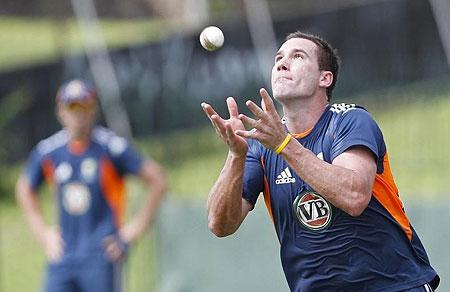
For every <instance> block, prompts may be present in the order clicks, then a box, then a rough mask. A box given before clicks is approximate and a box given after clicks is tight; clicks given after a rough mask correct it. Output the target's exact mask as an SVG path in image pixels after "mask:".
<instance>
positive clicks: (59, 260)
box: [16, 80, 167, 292]
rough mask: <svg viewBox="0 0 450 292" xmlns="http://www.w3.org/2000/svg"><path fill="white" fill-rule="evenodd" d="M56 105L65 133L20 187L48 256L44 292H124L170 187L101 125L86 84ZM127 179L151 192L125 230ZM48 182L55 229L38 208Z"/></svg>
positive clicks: (36, 158)
mask: <svg viewBox="0 0 450 292" xmlns="http://www.w3.org/2000/svg"><path fill="white" fill-rule="evenodd" d="M56 103H57V116H58V119H59V121H60V122H61V124H62V125H63V127H64V128H63V129H62V130H61V131H59V132H57V133H56V134H54V135H52V136H50V137H49V138H47V139H44V140H42V141H41V142H40V143H39V144H37V146H36V147H35V148H34V149H33V151H32V153H31V155H30V158H29V160H28V163H27V166H26V169H25V171H24V173H23V174H22V175H21V177H20V178H19V180H18V182H17V187H16V196H17V200H18V202H19V205H20V206H21V208H22V210H23V213H24V215H25V218H26V220H27V223H28V224H29V226H30V228H31V230H32V232H33V234H34V235H35V237H36V238H37V240H38V241H39V243H40V244H41V246H42V248H43V249H44V251H45V253H46V256H47V258H48V270H47V277H46V281H45V285H44V286H45V287H44V291H47V292H48V291H55V292H56V291H58V292H71V291H92V292H94V291H95V292H111V291H120V286H121V284H120V263H121V260H122V259H124V257H125V256H126V251H127V249H128V246H129V244H131V243H132V242H133V241H134V240H136V239H137V238H138V237H139V236H140V235H142V234H143V233H144V232H145V230H146V229H147V227H148V226H149V224H150V223H151V222H152V220H153V219H154V217H155V215H156V212H157V209H158V207H159V205H160V202H161V199H162V198H163V195H164V193H165V190H166V188H167V185H166V178H165V174H164V172H163V170H162V168H161V167H160V166H159V165H158V164H157V163H156V162H155V161H152V160H150V159H144V158H142V157H141V156H140V155H139V154H138V153H137V152H136V151H135V150H134V149H133V147H132V146H131V145H130V143H129V142H128V141H127V140H125V139H124V138H122V137H119V136H117V135H116V134H114V133H113V132H112V131H110V130H108V129H106V128H103V127H99V126H95V121H96V115H97V113H96V112H97V111H96V109H97V98H96V94H95V92H94V90H93V88H92V87H91V86H90V85H89V84H88V83H87V82H84V81H82V80H72V81H70V82H67V83H65V84H63V85H62V86H61V88H60V89H59V91H58V93H57V96H56ZM128 174H131V175H136V176H138V177H140V178H141V179H142V181H143V182H145V184H146V186H147V187H148V194H147V196H146V198H145V201H144V202H143V203H142V204H141V206H142V207H141V209H140V210H139V211H138V213H137V214H135V216H134V217H132V218H131V220H130V221H129V222H126V223H125V224H124V211H125V199H126V198H125V192H124V191H125V188H124V187H125V185H124V177H125V176H126V175H128ZM44 181H47V182H48V183H49V184H51V185H52V187H53V188H54V191H55V194H56V196H55V203H56V204H57V207H58V215H59V216H58V217H59V224H58V225H57V227H52V226H49V225H47V224H46V223H45V221H44V219H43V216H42V213H41V210H40V208H39V198H38V193H39V186H40V185H41V184H42V183H43V182H44Z"/></svg>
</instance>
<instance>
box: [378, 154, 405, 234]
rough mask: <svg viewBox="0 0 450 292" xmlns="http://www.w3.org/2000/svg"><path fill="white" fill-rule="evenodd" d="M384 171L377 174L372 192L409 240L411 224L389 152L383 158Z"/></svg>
mask: <svg viewBox="0 0 450 292" xmlns="http://www.w3.org/2000/svg"><path fill="white" fill-rule="evenodd" d="M383 167H384V171H383V173H382V174H377V175H376V176H375V182H374V184H373V189H372V192H373V194H374V196H375V198H376V199H377V200H378V201H379V202H380V203H381V205H383V207H384V208H385V209H386V210H387V211H388V212H389V213H390V214H391V215H392V217H394V219H395V221H397V223H398V224H399V225H400V226H401V228H402V229H403V231H404V232H405V233H406V236H407V237H408V239H409V240H411V239H412V230H411V225H410V222H409V220H408V217H406V214H405V211H404V208H403V202H402V201H401V200H400V197H399V195H398V189H397V186H396V184H395V181H394V177H393V176H392V173H391V168H390V166H389V159H388V154H387V153H386V155H385V156H384V160H383Z"/></svg>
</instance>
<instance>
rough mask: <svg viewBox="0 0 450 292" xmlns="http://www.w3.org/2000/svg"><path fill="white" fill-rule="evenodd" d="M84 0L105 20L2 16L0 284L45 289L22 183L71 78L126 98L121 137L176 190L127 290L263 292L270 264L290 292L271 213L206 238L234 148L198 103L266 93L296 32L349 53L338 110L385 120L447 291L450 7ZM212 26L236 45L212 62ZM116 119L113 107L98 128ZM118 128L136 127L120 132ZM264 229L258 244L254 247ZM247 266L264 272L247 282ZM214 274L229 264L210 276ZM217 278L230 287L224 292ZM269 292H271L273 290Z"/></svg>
mask: <svg viewBox="0 0 450 292" xmlns="http://www.w3.org/2000/svg"><path fill="white" fill-rule="evenodd" d="M79 3H84V4H85V5H86V7H87V6H89V5H88V4H89V3H93V4H95V8H96V10H95V12H96V14H97V15H98V17H99V18H98V19H97V18H89V17H92V15H91V14H89V13H86V14H84V15H83V13H81V12H78V13H75V11H76V9H75V6H74V5H73V3H72V2H70V1H58V2H56V1H52V0H39V1H35V3H34V4H33V5H29V3H28V1H24V0H23V1H19V0H17V1H10V0H7V1H6V2H5V3H4V5H3V4H2V8H0V134H1V137H2V139H0V145H1V147H0V161H1V163H0V291H6V292H10V291H11V292H15V291H39V288H40V287H41V283H42V282H41V281H42V275H43V269H44V267H45V259H44V255H43V253H42V251H41V250H40V248H39V246H38V244H37V242H36V241H35V240H34V239H33V238H32V236H31V234H30V232H28V229H27V227H26V226H25V223H24V220H23V218H22V216H21V214H20V211H19V210H18V208H17V205H16V203H15V201H14V184H15V181H16V179H17V176H18V174H19V173H20V171H21V170H22V167H23V165H24V163H25V160H26V158H27V155H28V152H29V151H30V149H31V147H32V146H33V145H34V144H35V143H36V142H37V141H38V140H40V139H42V138H45V137H47V136H49V135H50V134H51V133H52V132H53V131H55V130H57V129H58V127H59V126H58V124H57V122H56V119H55V117H54V114H53V112H54V110H53V98H54V95H55V91H56V88H57V87H58V86H59V84H60V83H61V82H62V81H64V80H67V79H70V78H74V77H85V78H88V79H93V80H94V82H95V83H96V85H97V86H98V87H100V88H116V91H107V90H103V91H102V92H103V95H105V92H106V93H108V92H109V93H110V94H112V95H116V96H118V97H119V102H117V103H116V105H115V106H118V107H120V108H122V109H124V110H125V112H126V113H127V116H126V117H125V119H124V120H121V121H122V122H123V123H124V124H128V125H129V128H128V131H127V130H125V131H124V132H122V133H121V134H124V135H126V136H129V137H133V138H134V141H135V143H136V145H137V147H138V149H140V150H141V151H142V152H143V153H145V154H147V155H149V156H151V157H153V158H154V159H156V160H158V161H159V162H161V164H163V165H164V166H165V167H166V169H167V173H168V176H169V180H170V184H171V189H170V194H169V198H168V200H167V201H166V202H165V204H164V207H163V209H162V211H161V216H160V218H159V220H158V222H156V223H155V226H154V228H152V229H151V230H150V232H149V233H148V234H147V235H146V236H145V237H144V238H142V239H141V240H140V241H139V242H138V243H137V244H136V245H135V246H134V247H133V248H132V250H131V254H130V258H129V261H128V264H127V268H126V272H125V274H126V283H125V286H126V288H127V289H126V291H134V292H139V291H196V292H198V291H222V290H220V289H225V290H224V291H256V290H252V289H251V288H246V287H252V286H251V284H252V281H256V280H252V279H259V280H258V281H262V282H261V283H263V284H262V285H263V286H262V287H264V280H260V279H261V277H260V278H253V277H252V275H253V274H255V275H257V276H258V275H259V276H261V274H259V273H261V270H265V271H274V272H273V274H271V275H272V277H273V278H272V279H270V278H271V277H270V276H267V275H266V276H262V279H268V281H269V280H271V281H272V282H271V283H272V284H270V285H275V284H276V285H278V284H279V285H280V286H278V287H279V288H278V290H279V291H282V290H286V289H287V288H286V286H285V283H284V280H283V275H282V270H281V265H280V262H279V258H278V250H277V240H276V235H275V233H274V232H273V227H272V226H271V225H270V224H271V223H270V221H269V220H266V219H262V218H266V217H267V216H266V214H265V211H263V210H262V206H259V207H258V208H257V210H256V211H255V215H253V214H252V215H253V218H255V219H249V220H248V221H249V222H248V223H246V224H245V225H244V226H243V228H242V229H243V230H240V231H239V233H238V234H237V235H236V236H235V238H232V239H225V240H217V239H215V238H213V237H212V236H210V234H209V233H208V231H207V226H206V224H207V223H206V211H205V208H204V206H205V204H206V196H207V193H208V191H209V188H210V187H211V185H212V184H213V182H214V181H215V179H216V177H217V175H218V174H219V172H220V169H221V167H222V165H223V162H224V159H225V153H226V148H225V147H224V146H223V145H222V144H221V142H220V141H219V139H218V138H216V136H215V133H214V131H213V129H212V128H211V127H210V126H209V125H208V121H207V119H206V118H205V117H204V116H203V113H202V112H201V110H200V106H199V104H200V102H201V101H203V100H206V101H209V102H211V103H214V105H217V107H218V108H219V111H220V112H221V113H225V112H226V111H225V109H224V99H225V98H226V97H227V96H229V95H234V96H236V97H237V98H238V99H239V100H238V101H239V104H240V105H241V106H243V102H244V101H245V100H246V99H248V98H250V99H255V100H257V99H258V97H257V89H258V88H260V87H262V86H267V75H268V73H269V72H270V68H269V70H267V68H268V67H267V66H270V64H271V62H272V59H273V54H274V51H270V49H271V48H275V49H276V48H277V46H278V44H279V43H280V42H281V40H282V39H283V37H284V36H285V35H286V33H288V32H291V31H295V30H296V29H301V30H307V31H310V32H314V33H319V34H321V35H323V36H324V37H325V38H326V39H328V40H330V42H331V43H332V44H334V45H335V46H336V47H337V49H338V50H339V52H340V54H341V56H342V59H343V67H342V71H341V73H340V76H339V82H338V84H337V88H336V93H335V96H336V97H335V98H334V99H335V100H334V101H335V102H348V103H358V104H361V105H363V106H365V107H366V108H367V109H368V110H369V111H370V112H371V113H372V114H373V116H374V117H375V119H376V120H377V121H378V122H379V125H380V127H381V129H382V131H383V133H384V136H385V140H386V143H387V147H388V152H389V156H390V160H391V167H392V171H393V174H394V177H395V180H396V182H397V184H398V186H399V189H400V196H401V198H402V199H403V201H404V202H405V205H406V207H407V212H408V207H411V213H409V212H408V214H410V216H411V221H412V224H413V226H415V227H416V229H417V230H418V233H419V236H421V239H422V241H423V242H424V244H425V247H426V248H427V250H428V252H429V255H430V257H431V261H432V263H434V265H435V267H436V269H437V270H438V272H439V273H440V274H441V278H443V280H442V286H441V289H440V290H441V291H447V290H450V285H449V284H448V283H447V281H446V278H448V276H450V265H449V262H450V261H449V260H448V259H450V251H449V250H448V248H447V246H446V244H445V242H446V240H444V239H446V238H448V237H449V231H448V230H446V228H445V227H444V228H441V226H446V225H448V224H449V223H450V217H449V215H448V212H445V208H448V206H449V202H450V199H449V196H450V193H449V181H450V152H449V151H448V147H447V145H448V143H449V142H450V129H449V127H450V71H449V66H448V64H450V61H449V60H448V57H450V52H449V50H450V44H449V40H450V36H449V35H448V34H449V30H450V28H449V23H450V19H449V15H450V12H449V13H445V11H449V10H446V9H449V8H448V6H449V5H447V4H446V3H447V2H446V1H440V0H434V1H422V0H411V1H407V0H388V1H375V0H372V1H369V0H368V1H361V3H357V2H355V1H303V2H301V3H298V1H287V0H283V1H274V0H273V1H256V0H255V1H250V0H247V1H219V0H216V1H213V0H211V1H207V0H204V1H200V0H198V1H187V0H186V1H178V2H177V1H151V0H147V1H145V0H141V1H137V0H136V1H130V2H125V3H123V2H119V1H112V2H109V1H94V2H90V1H84V0H83V1H79ZM81 11H85V10H81ZM91 12H92V10H91ZM80 13H81V15H80ZM89 15H91V16H89ZM83 21H86V22H87V23H88V24H89V25H90V26H89V27H91V29H92V31H95V29H94V28H96V27H97V25H98V28H99V29H100V31H99V32H100V34H97V35H93V36H92V35H89V34H90V33H92V31H91V32H86V30H83V25H85V24H86V23H85V24H83ZM89 21H91V22H89ZM92 21H94V22H92ZM92 23H94V24H92ZM211 24H214V25H218V26H220V27H221V28H222V29H223V30H224V32H225V38H226V41H225V46H224V48H222V49H221V50H219V51H217V52H213V53H207V52H206V51H204V50H203V49H202V48H201V47H200V46H199V44H198V34H199V32H200V30H201V29H202V28H203V27H204V26H206V25H211ZM255 27H256V28H255ZM257 27H261V28H262V29H263V31H262V32H261V31H258V29H257ZM268 28H269V29H268ZM92 39H94V41H93V40H92ZM103 47H104V48H105V49H106V51H102V48H103ZM93 52H94V53H93ZM98 59H101V60H106V63H109V64H110V65H111V66H110V67H108V66H106V67H104V68H102V70H109V69H112V71H111V72H110V73H112V75H111V76H113V77H112V78H109V79H107V78H106V79H105V77H104V76H101V77H103V79H102V78H100V77H99V76H97V75H96V73H95V70H92V68H91V67H90V65H92V63H95V61H96V60H98ZM262 59H266V60H269V65H267V64H265V63H264V62H263V61H261V60H262ZM108 68H109V69H108ZM102 72H106V71H102ZM105 75H108V74H105ZM101 98H103V99H102V100H105V97H104V96H103V97H101ZM109 121H110V119H109V118H108V108H105V107H104V108H103V114H102V116H101V117H100V122H101V123H102V124H107V125H108V122H109ZM110 126H111V125H110ZM123 129H127V127H124V128H120V127H119V129H118V130H119V132H120V131H123ZM141 187H142V186H141V185H140V184H139V183H138V182H137V181H135V180H133V179H132V180H130V181H129V183H128V189H129V196H130V203H129V205H128V207H129V212H133V211H134V210H136V209H137V208H138V204H139V200H140V194H142V189H141ZM42 205H43V209H44V212H45V214H46V218H47V220H48V221H49V222H55V210H54V204H53V196H52V194H51V193H50V192H49V190H45V191H44V193H43V196H42ZM258 205H262V204H261V203H258ZM442 208H444V211H442ZM261 210H262V211H261ZM191 229H192V230H191ZM256 231H257V232H256ZM255 236H258V239H257V240H258V241H259V242H260V244H258V247H254V244H252V243H253V240H254V238H255ZM200 238H201V240H199V239H200ZM235 240H236V241H235ZM223 242H225V243H223ZM197 244H198V245H197ZM222 244H223V245H222ZM214 247H215V248H214ZM250 247H251V251H249V252H246V253H242V250H241V249H244V250H245V249H247V248H248V249H250ZM230 250H231V251H230ZM230 252H231V253H233V254H230ZM262 254H264V255H267V257H265V256H262ZM236 255H237V256H238V259H239V260H241V261H239V262H238V263H239V264H238V263H237V262H236V266H233V262H231V263H230V262H227V261H230V259H231V258H232V257H233V256H236ZM238 259H236V260H238ZM182 262H183V263H182ZM185 264H187V265H186V266H185ZM237 265H239V267H240V268H242V266H243V265H244V267H245V265H247V266H246V267H247V268H246V269H245V271H246V272H248V271H254V273H253V274H252V275H247V277H245V278H244V279H241V278H239V280H237V278H236V277H237V276H238V275H234V274H233V271H236V270H237V271H241V270H239V269H238V268H237ZM219 266H220V267H222V268H223V269H222V270H218V271H216V270H215V267H219ZM183 269H184V270H183ZM170 271H177V273H181V274H182V275H181V276H180V275H178V274H177V275H176V276H174V277H175V278H177V279H179V278H183V279H184V280H183V281H181V280H180V281H179V283H181V284H178V286H177V285H175V284H173V283H172V285H169V284H168V283H169V282H170V281H173V278H172V276H173V275H172V274H171V273H170ZM194 271H195V273H196V274H194ZM202 271H203V272H202ZM208 271H209V272H210V273H209V274H208ZM227 271H228V272H227ZM202 273H203V274H202ZM214 273H215V274H214ZM217 274H218V275H219V276H217ZM216 276H217V278H216ZM220 279H223V282H224V283H228V282H229V283H230V284H229V285H230V286H227V285H226V284H224V283H220V286H221V287H220V289H219V287H215V288H214V285H218V286H219V284H217V282H219V281H220ZM233 279H236V281H239V282H241V283H242V284H241V285H237V284H236V283H233V281H234V280H233ZM275 279H276V280H275ZM208 280H209V281H208ZM244 281H247V283H243V282H244ZM175 282H176V281H175ZM187 282H189V283H190V284H189V285H187V284H185V283H187ZM211 283H212V284H211ZM231 283H233V285H234V286H233V285H232V284H231ZM253 283H254V282H253ZM274 283H275V284H274ZM196 285H197V286H196ZM270 285H268V284H267V286H265V287H266V288H267V289H268V290H267V291H274V288H273V286H270ZM205 287H207V288H205ZM227 287H228V288H227ZM269 287H271V288H269ZM258 291H264V290H263V289H259V290H258Z"/></svg>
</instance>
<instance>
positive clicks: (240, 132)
mask: <svg viewBox="0 0 450 292" xmlns="http://www.w3.org/2000/svg"><path fill="white" fill-rule="evenodd" d="M234 134H236V135H238V136H240V137H242V138H254V139H255V138H256V130H255V129H252V130H250V131H245V130H236V131H234Z"/></svg>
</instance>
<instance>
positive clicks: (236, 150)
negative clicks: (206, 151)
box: [201, 97, 248, 157]
mask: <svg viewBox="0 0 450 292" xmlns="http://www.w3.org/2000/svg"><path fill="white" fill-rule="evenodd" d="M201 106H202V109H203V111H204V112H205V114H206V115H207V116H208V118H209V120H210V121H211V123H212V125H213V126H214V129H215V130H216V133H217V135H218V136H219V137H220V138H221V139H222V140H223V141H224V142H225V143H226V144H227V145H228V148H229V151H230V153H231V154H232V155H234V156H236V157H243V156H245V155H246V154H247V149H248V144H247V141H246V140H245V139H244V138H242V137H240V136H238V135H236V131H243V130H245V127H244V124H243V123H242V121H241V120H240V119H239V111H238V107H237V104H236V101H235V100H234V98H232V97H229V98H227V106H228V112H229V113H230V118H229V119H223V118H221V117H220V116H219V115H218V114H217V113H216V111H215V110H214V109H213V108H212V106H211V105H209V104H207V103H202V104H201Z"/></svg>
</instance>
